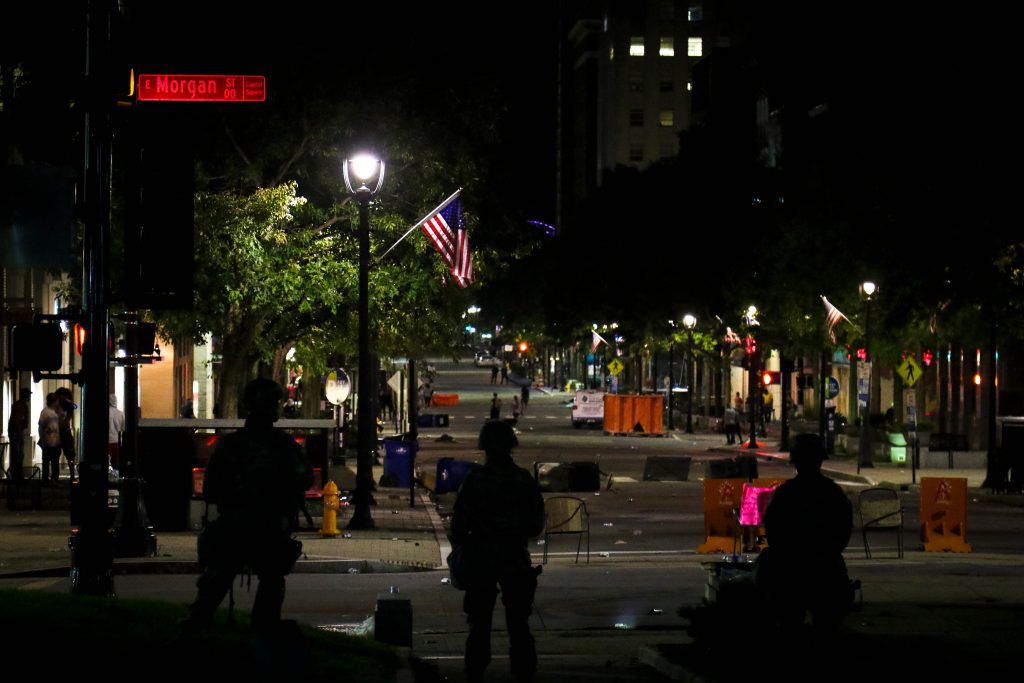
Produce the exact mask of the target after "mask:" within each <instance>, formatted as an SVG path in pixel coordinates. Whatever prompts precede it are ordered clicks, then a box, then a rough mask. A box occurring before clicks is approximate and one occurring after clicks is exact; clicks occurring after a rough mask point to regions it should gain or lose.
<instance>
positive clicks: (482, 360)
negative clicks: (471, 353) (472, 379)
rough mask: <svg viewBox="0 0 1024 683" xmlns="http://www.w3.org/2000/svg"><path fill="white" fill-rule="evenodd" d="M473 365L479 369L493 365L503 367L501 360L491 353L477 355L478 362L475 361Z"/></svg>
mask: <svg viewBox="0 0 1024 683" xmlns="http://www.w3.org/2000/svg"><path fill="white" fill-rule="evenodd" d="M473 363H474V365H476V366H477V367H478V368H489V367H491V366H492V365H493V366H495V367H499V368H500V367H501V359H500V358H498V357H496V356H492V355H491V354H489V353H478V354H476V360H474V361H473Z"/></svg>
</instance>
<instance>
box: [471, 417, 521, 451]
mask: <svg viewBox="0 0 1024 683" xmlns="http://www.w3.org/2000/svg"><path fill="white" fill-rule="evenodd" d="M518 445H519V439H517V438H516V433H515V430H513V429H512V425H510V424H508V423H507V422H502V421H501V420H488V421H487V422H485V423H484V426H483V428H482V429H481V430H480V439H479V441H478V443H477V447H478V448H479V449H480V450H482V451H484V452H488V453H489V452H491V451H496V452H505V453H511V452H512V449H513V448H515V447H516V446H518Z"/></svg>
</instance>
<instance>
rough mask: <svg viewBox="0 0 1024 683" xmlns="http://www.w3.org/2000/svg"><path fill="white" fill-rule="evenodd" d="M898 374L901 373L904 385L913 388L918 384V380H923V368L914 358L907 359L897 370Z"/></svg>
mask: <svg viewBox="0 0 1024 683" xmlns="http://www.w3.org/2000/svg"><path fill="white" fill-rule="evenodd" d="M896 372H897V373H899V376H900V378H901V379H902V380H903V383H904V384H905V385H906V386H908V387H912V386H914V384H916V383H917V380H919V379H921V366H920V365H918V364H917V362H916V361H915V360H914V359H913V358H907V359H906V360H905V361H903V363H901V364H900V366H899V367H898V368H896Z"/></svg>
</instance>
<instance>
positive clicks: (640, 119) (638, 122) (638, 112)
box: [629, 109, 644, 126]
mask: <svg viewBox="0 0 1024 683" xmlns="http://www.w3.org/2000/svg"><path fill="white" fill-rule="evenodd" d="M629 125H631V126H642V125H644V110H643V109H630V110H629Z"/></svg>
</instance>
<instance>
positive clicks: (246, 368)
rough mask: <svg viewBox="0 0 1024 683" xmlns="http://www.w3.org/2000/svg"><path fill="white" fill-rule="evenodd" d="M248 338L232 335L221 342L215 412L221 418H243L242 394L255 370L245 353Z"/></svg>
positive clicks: (253, 364) (252, 362) (246, 335)
mask: <svg viewBox="0 0 1024 683" xmlns="http://www.w3.org/2000/svg"><path fill="white" fill-rule="evenodd" d="M243 329H244V328H243ZM248 337H249V335H248V334H245V335H243V334H236V333H232V334H229V335H227V336H226V337H224V339H223V342H222V346H221V348H222V353H223V358H224V360H223V362H222V363H221V369H220V375H219V376H218V377H217V408H218V411H217V412H218V413H219V416H220V417H223V418H228V419H231V418H238V417H244V413H243V409H244V406H243V405H242V392H243V391H244V389H245V385H246V383H247V382H248V381H249V380H250V379H252V378H253V376H254V369H255V367H254V366H255V362H254V361H253V360H252V359H251V358H250V357H249V354H248V352H247V347H248V346H249V344H248Z"/></svg>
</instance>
